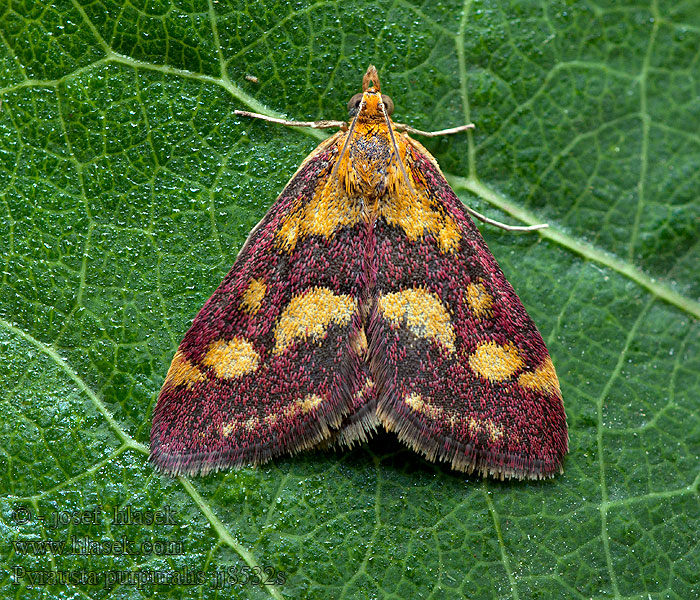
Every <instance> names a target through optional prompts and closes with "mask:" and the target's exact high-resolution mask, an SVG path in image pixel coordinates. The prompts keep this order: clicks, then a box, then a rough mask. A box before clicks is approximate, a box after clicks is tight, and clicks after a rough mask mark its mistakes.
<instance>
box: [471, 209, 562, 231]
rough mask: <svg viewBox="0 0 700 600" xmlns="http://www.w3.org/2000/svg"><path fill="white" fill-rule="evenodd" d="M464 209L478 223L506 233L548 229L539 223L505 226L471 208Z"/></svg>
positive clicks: (546, 225)
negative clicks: (497, 228)
mask: <svg viewBox="0 0 700 600" xmlns="http://www.w3.org/2000/svg"><path fill="white" fill-rule="evenodd" d="M464 208H466V209H467V212H468V213H469V214H471V215H474V216H475V217H476V218H477V219H479V221H483V222H484V223H489V224H491V225H495V226H496V227H500V228H501V229H505V230H506V231H537V230H538V229H545V228H547V227H549V225H548V224H547V223H540V224H539V225H506V224H505V223H501V222H500V221H495V220H494V219H489V218H488V217H487V216H486V215H482V214H481V213H480V212H476V211H475V210H474V209H473V208H469V207H468V206H467V205H466V204H465V205H464Z"/></svg>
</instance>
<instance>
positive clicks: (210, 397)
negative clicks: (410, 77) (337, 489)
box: [151, 66, 568, 479]
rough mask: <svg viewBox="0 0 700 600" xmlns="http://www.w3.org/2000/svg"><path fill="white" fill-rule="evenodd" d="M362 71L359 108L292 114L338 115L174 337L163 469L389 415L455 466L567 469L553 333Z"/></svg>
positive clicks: (161, 442)
mask: <svg viewBox="0 0 700 600" xmlns="http://www.w3.org/2000/svg"><path fill="white" fill-rule="evenodd" d="M362 88H363V91H362V93H359V94H356V95H355V96H353V97H352V98H351V100H350V102H349V104H348V109H349V114H350V118H351V121H350V124H349V125H348V124H346V123H342V122H333V121H322V122H318V123H293V122H291V123H287V122H284V121H281V122H284V123H286V124H290V125H302V126H311V127H335V126H338V127H339V128H340V129H339V131H337V133H335V134H334V135H332V136H331V137H329V138H328V139H326V140H325V141H323V142H322V143H321V144H320V145H319V146H318V148H316V150H314V151H313V152H312V153H311V154H310V155H309V156H308V157H307V158H306V159H305V160H304V161H303V162H302V164H301V166H300V167H299V169H298V170H297V172H296V173H295V174H294V176H293V177H292V179H291V180H290V181H289V183H288V184H287V185H286V187H285V188H284V190H283V191H282V193H281V194H280V195H279V197H278V198H277V200H276V201H275V203H274V204H273V205H272V207H271V208H270V210H269V211H268V213H267V214H266V215H265V217H264V218H263V219H262V221H260V223H259V224H258V225H257V226H256V227H255V228H254V229H253V231H251V233H250V235H249V237H248V239H247V241H246V242H245V244H244V246H243V247H242V249H241V251H240V253H239V255H238V257H237V259H236V261H235V263H234V265H233V267H232V268H231V271H230V272H229V273H228V275H227V276H226V278H225V279H224V280H223V282H222V283H221V285H219V287H218V288H217V289H216V291H215V292H214V294H213V295H212V297H211V298H210V299H209V300H208V301H207V302H206V304H205V305H204V307H203V308H202V309H201V311H200V312H199V314H198V315H197V316H196V318H195V319H194V321H193V323H192V326H191V328H190V329H189V331H188V332H187V333H186V335H185V337H184V339H183V341H182V343H181V344H180V346H179V348H178V350H177V352H176V353H175V356H174V358H173V360H172V364H171V365H170V369H169V370H168V374H167V376H166V379H165V383H164V384H163V388H162V390H161V391H160V395H159V397H158V401H157V405H156V408H155V411H154V414H153V427H152V431H151V460H152V462H153V463H154V464H155V465H156V467H157V468H158V469H160V470H161V471H163V472H165V473H168V474H170V475H203V474H206V473H208V472H210V471H216V470H220V469H226V468H230V467H239V466H241V465H244V464H261V463H264V462H266V461H268V460H270V459H271V458H273V457H275V456H279V455H281V454H285V453H296V452H299V451H301V450H305V449H308V448H313V447H315V446H318V445H328V444H331V445H336V446H348V447H350V446H352V445H353V444H356V443H360V442H364V441H366V440H367V439H369V438H370V437H371V436H372V435H373V434H374V433H375V432H376V431H377V430H379V429H384V430H386V431H389V432H394V433H395V434H396V435H397V436H398V438H399V439H400V440H401V441H402V442H404V443H405V444H407V445H408V446H409V447H410V448H412V449H413V450H415V451H417V452H419V453H421V454H423V455H424V456H425V457H427V458H428V459H429V460H431V461H445V462H447V463H449V464H450V466H451V467H452V468H453V469H455V470H457V471H464V472H467V473H471V472H476V473H479V474H481V475H492V476H495V477H498V478H501V479H503V478H510V477H514V478H519V479H523V478H534V479H538V478H545V477H550V476H552V475H553V474H556V473H558V472H561V470H562V460H563V457H564V455H565V454H566V453H567V451H568V433H567V425H566V415H565V412H564V405H563V402H562V396H561V392H560V388H559V382H558V380H557V375H556V373H555V370H554V366H553V364H552V360H551V358H550V356H549V353H548V352H547V349H546V347H545V344H544V342H543V340H542V337H541V335H540V333H539V332H538V330H537V328H536V326H535V324H534V323H533V322H532V319H531V318H530V317H529V316H528V314H527V312H526V311H525V309H524V308H523V305H522V303H521V302H520V299H519V298H518V296H517V295H516V294H515V292H514V291H513V288H512V287H511V285H510V284H509V283H508V281H507V280H506V278H505V277H504V275H503V273H502V272H501V269H500V268H499V266H498V264H497V263H496V260H495V259H494V257H493V255H492V254H491V252H490V251H489V249H488V248H487V246H486V243H485V242H484V240H483V238H482V236H481V234H480V233H479V231H478V230H477V228H476V227H475V225H474V223H473V222H472V220H471V218H470V217H469V215H468V210H469V209H467V207H465V205H464V204H463V203H462V202H461V201H460V200H459V199H458V198H457V196H456V195H455V193H454V191H453V190H452V189H451V188H450V186H449V185H448V183H447V181H446V180H445V177H444V176H443V175H442V173H441V171H440V168H439V167H438V164H437V162H436V160H435V159H434V158H433V157H432V156H431V155H430V153H429V152H428V151H427V150H426V149H425V148H424V147H423V146H422V145H421V144H420V143H419V142H417V141H416V140H414V139H413V138H412V137H410V135H409V134H410V133H425V132H420V131H418V130H415V129H412V128H410V127H408V126H405V125H400V124H395V123H393V121H392V119H391V114H392V112H393V101H392V100H391V99H390V98H389V97H388V96H386V95H384V94H382V93H381V88H380V81H379V77H378V74H377V71H376V69H375V68H374V67H373V66H370V67H369V69H368V70H367V73H366V74H365V76H364V78H363V85H362ZM239 114H248V115H250V113H243V112H239ZM251 116H256V115H251ZM268 120H272V121H275V120H276V119H268ZM468 127H469V126H462V127H458V128H455V129H452V130H444V131H442V132H437V133H438V134H444V133H454V132H456V131H463V130H464V129H466V128H468Z"/></svg>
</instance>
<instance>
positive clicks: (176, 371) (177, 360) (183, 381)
mask: <svg viewBox="0 0 700 600" xmlns="http://www.w3.org/2000/svg"><path fill="white" fill-rule="evenodd" d="M205 379H206V376H205V375H204V373H202V372H201V371H200V370H199V369H198V368H197V367H196V366H195V365H193V364H192V363H191V362H190V361H189V360H187V358H186V357H185V355H184V354H183V353H182V352H180V351H179V350H178V351H177V352H176V353H175V356H173V362H171V363H170V368H169V369H168V374H167V376H166V377H165V383H164V384H163V387H165V386H166V385H167V386H177V385H187V387H190V386H191V385H192V384H193V383H195V382H196V381H204V380H205Z"/></svg>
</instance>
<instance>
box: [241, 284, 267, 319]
mask: <svg viewBox="0 0 700 600" xmlns="http://www.w3.org/2000/svg"><path fill="white" fill-rule="evenodd" d="M266 291H267V286H266V285H265V281H263V280H262V279H251V280H250V283H248V287H247V288H246V290H245V292H243V296H242V297H241V305H240V309H241V310H242V311H243V312H247V313H248V314H249V315H254V314H256V313H257V312H258V311H259V310H260V307H261V306H262V301H263V298H264V297H265V292H266Z"/></svg>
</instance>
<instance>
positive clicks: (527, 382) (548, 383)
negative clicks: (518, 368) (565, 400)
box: [518, 357, 561, 398]
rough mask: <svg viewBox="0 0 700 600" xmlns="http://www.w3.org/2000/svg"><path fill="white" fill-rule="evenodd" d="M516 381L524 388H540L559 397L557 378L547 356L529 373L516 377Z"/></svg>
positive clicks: (550, 360)
mask: <svg viewBox="0 0 700 600" xmlns="http://www.w3.org/2000/svg"><path fill="white" fill-rule="evenodd" d="M518 383H519V384H520V385H521V386H523V387H524V388H528V389H531V390H542V391H543V392H545V393H547V394H554V395H555V396H559V397H560V398H561V390H560V389H559V379H557V373H556V371H555V370H554V365H553V364H552V359H551V358H549V357H547V358H546V359H545V360H544V362H543V363H542V364H541V365H540V366H539V367H537V368H536V369H535V370H534V371H533V372H531V373H523V374H521V375H520V377H518Z"/></svg>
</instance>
